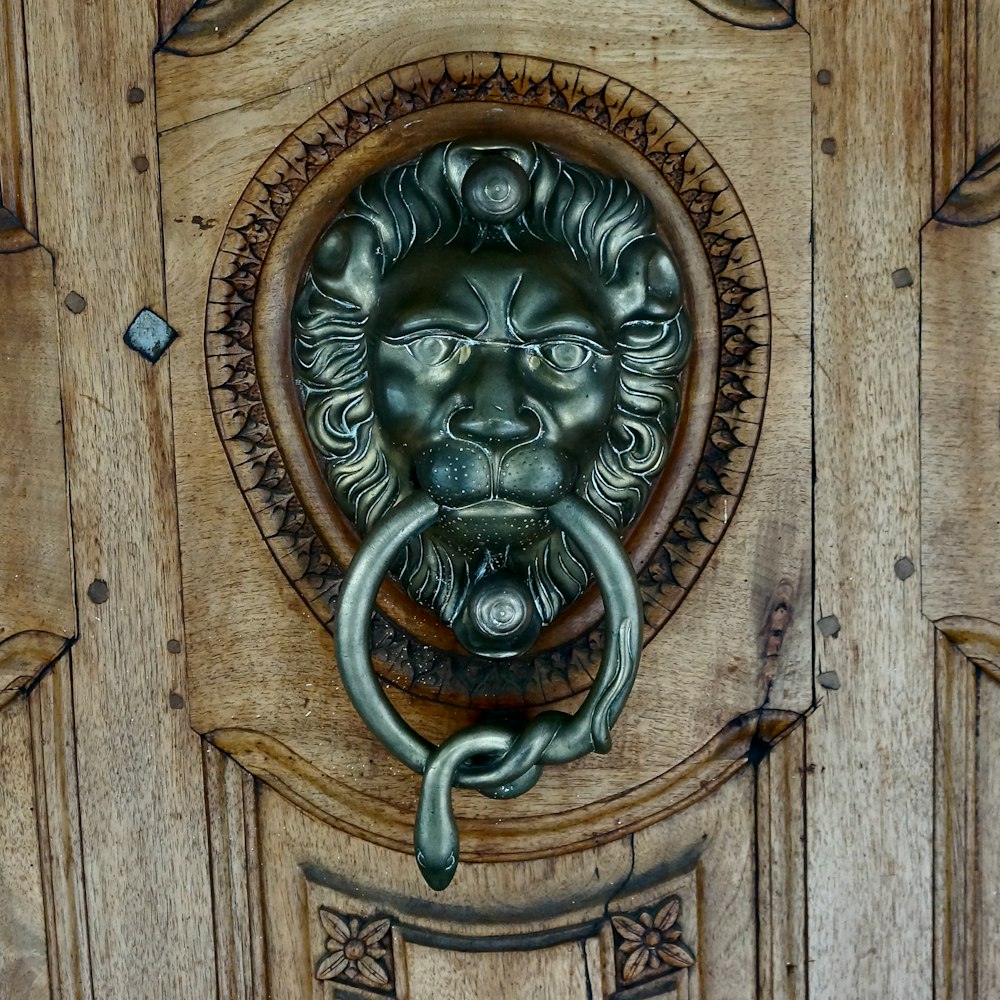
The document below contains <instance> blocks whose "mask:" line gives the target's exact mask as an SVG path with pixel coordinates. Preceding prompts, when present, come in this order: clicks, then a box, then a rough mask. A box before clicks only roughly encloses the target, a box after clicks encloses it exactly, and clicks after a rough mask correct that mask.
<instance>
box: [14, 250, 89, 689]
mask: <svg viewBox="0 0 1000 1000" xmlns="http://www.w3.org/2000/svg"><path fill="white" fill-rule="evenodd" d="M0 301H2V302H3V307H2V308H3V317H2V320H0V427H2V428H3V432H4V437H5V439H6V441H7V449H8V455H7V461H5V462H4V463H3V466H2V467H0V494H2V495H3V503H2V504H0V538H2V539H3V543H2V545H0V704H2V703H3V702H4V701H5V700H7V699H9V698H10V697H12V696H13V694H14V693H15V692H16V691H18V690H19V689H20V688H23V687H25V686H26V685H27V684H28V683H30V682H31V681H32V680H33V679H34V677H35V675H36V674H37V673H38V672H39V671H40V670H41V669H42V668H43V667H44V666H45V665H46V664H47V663H51V662H52V661H53V660H54V659H55V658H56V657H57V656H58V655H59V654H60V653H61V652H62V650H63V649H64V648H65V647H66V645H67V643H68V641H69V640H70V639H71V638H72V637H73V636H74V635H75V633H76V608H75V605H74V596H73V561H72V552H71V548H70V532H69V496H68V493H67V483H66V474H65V458H64V455H63V420H62V403H61V400H60V393H59V336H58V332H57V328H56V302H55V289H54V288H53V285H52V258H51V257H50V256H49V254H48V253H46V251H45V250H43V249H41V248H40V247H35V248H33V249H27V250H21V251H20V252H11V253H0Z"/></svg>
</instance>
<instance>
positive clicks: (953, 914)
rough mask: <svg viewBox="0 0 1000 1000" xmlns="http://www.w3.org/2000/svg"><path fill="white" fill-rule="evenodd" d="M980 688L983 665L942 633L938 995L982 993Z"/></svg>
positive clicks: (945, 999) (963, 997) (946, 999)
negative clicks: (978, 923)
mask: <svg viewBox="0 0 1000 1000" xmlns="http://www.w3.org/2000/svg"><path fill="white" fill-rule="evenodd" d="M976 686H977V685H976V670H975V667H974V666H973V665H972V664H971V663H970V662H969V661H968V660H967V659H966V658H965V657H964V656H963V655H962V654H961V653H960V652H959V651H958V650H957V649H956V647H955V646H954V645H953V644H952V643H951V642H950V641H949V640H948V639H947V638H945V637H944V636H942V635H941V634H940V633H939V634H938V637H937V649H936V665H935V710H934V854H935V857H934V939H935V941H934V956H935V962H934V971H935V976H934V978H935V982H934V991H935V992H934V997H935V1000H975V998H976V988H975V967H976V951H975V934H974V929H975V918H976V914H975V899H976V886H975V879H976V875H975V857H976V841H977V831H976V750H977V747H976V742H977V741H976V714H977V704H976V702H977V700H978V699H977V694H976ZM986 995H987V996H988V994H986Z"/></svg>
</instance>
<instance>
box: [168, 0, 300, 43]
mask: <svg viewBox="0 0 1000 1000" xmlns="http://www.w3.org/2000/svg"><path fill="white" fill-rule="evenodd" d="M167 2H170V0H167ZM174 2H175V3H176V0H174ZM288 2H289V0H207V2H205V0H203V2H202V3H199V4H196V5H195V6H193V7H192V8H191V10H189V11H188V13H187V14H186V15H185V16H184V17H182V18H177V19H175V22H174V23H175V24H176V28H175V30H174V31H173V33H172V34H171V35H170V36H169V38H167V39H166V41H165V42H164V44H163V49H164V51H165V52H176V53H177V54H178V55H183V56H206V55H211V54H212V53H213V52H222V51H223V50H224V49H228V48H231V47H232V46H233V45H236V44H237V43H238V42H240V41H242V40H243V39H244V38H246V36H247V35H249V34H250V32H251V31H253V30H254V28H256V27H257V25H259V24H260V23H261V21H264V20H265V19H266V18H268V17H270V16H271V15H272V14H273V13H274V12H275V11H276V10H280V9H281V8H282V7H284V6H285V4H286V3H288Z"/></svg>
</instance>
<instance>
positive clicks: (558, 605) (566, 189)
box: [292, 139, 692, 889]
mask: <svg viewBox="0 0 1000 1000" xmlns="http://www.w3.org/2000/svg"><path fill="white" fill-rule="evenodd" d="M292 327H293V346H292V350H293V355H294V364H295V371H296V377H297V380H298V383H299V387H300V391H301V395H302V398H303V402H304V407H305V418H306V426H307V429H308V433H309V436H310V438H311V440H312V443H313V446H314V447H315V449H316V451H317V453H318V455H319V457H320V459H321V461H322V464H323V466H324V469H325V473H326V477H327V481H328V483H329V486H330V489H331V491H332V493H333V495H334V498H335V499H336V501H337V503H338V505H339V506H340V508H341V510H342V511H343V512H344V513H345V514H346V515H347V516H348V517H349V518H350V519H351V520H352V521H353V523H354V524H355V526H356V527H357V528H358V530H359V531H360V533H361V534H362V536H363V542H362V544H361V546H360V548H359V549H358V551H357V554H356V556H355V557H354V560H353V562H352V563H351V566H350V570H349V572H348V573H347V576H346V578H345V580H344V583H343V587H342V590H341V595H340V609H339V613H338V619H337V622H336V629H335V640H336V651H337V660H338V663H339V667H340V672H341V675H342V678H343V681H344V684H345V686H346V688H347V691H348V693H349V695H350V697H351V701H352V702H353V704H354V706H355V708H356V709H357V711H358V712H359V714H360V715H361V717H362V718H363V719H364V720H365V722H366V723H367V724H368V725H369V726H370V727H371V729H372V730H373V731H374V732H375V733H376V734H377V735H378V737H379V738H380V739H381V740H382V741H383V743H384V744H385V745H386V746H387V747H388V749H389V750H390V751H392V753H394V754H395V755H396V756H397V757H398V758H399V759H400V760H402V761H403V762H404V763H405V764H407V765H408V766H409V767H411V768H412V769H413V770H414V771H416V772H418V773H420V774H422V775H423V784H422V789H421V796H420V804H419V808H418V813H417V821H416V827H415V831H414V843H415V848H416V859H417V863H418V865H419V866H420V870H421V872H422V873H423V875H424V878H425V879H426V880H427V882H428V883H429V884H430V885H431V886H432V887H434V888H435V889H443V888H444V887H445V886H447V885H448V883H449V882H450V881H451V879H452V877H453V875H454V873H455V870H456V868H457V864H458V856H459V843H458V829H457V826H456V823H455V819H454V816H453V813H452V807H451V789H452V788H453V787H461V788H474V789H477V790H479V791H480V792H482V793H483V794H485V795H489V796H494V797H512V796H516V795H521V794H522V793H524V792H526V791H527V790H528V789H529V788H531V787H532V786H533V785H534V784H535V782H536V781H537V780H538V778H539V776H540V774H541V770H542V767H543V765H545V764H552V763H559V762H567V761H571V760H575V759H577V758H579V757H581V756H583V755H585V754H588V753H590V752H592V751H593V752H597V753H607V752H608V750H609V749H610V747H611V739H610V731H611V728H612V726H613V725H614V723H615V721H616V720H617V719H618V716H619V715H620V714H621V711H622V708H623V707H624V704H625V700H626V698H627V697H628V694H629V692H630V690H631V688H632V683H633V680H634V678H635V675H636V670H637V668H638V664H639V653H640V649H641V639H642V628H643V615H642V605H641V601H640V596H639V590H638V586H637V583H636V580H635V575H634V573H633V570H632V567H631V564H630V562H629V559H628V556H627V555H626V553H625V551H624V548H623V546H622V542H621V535H622V533H623V531H624V530H625V529H626V527H627V526H628V524H629V523H630V522H631V521H632V520H633V519H634V518H635V517H636V515H637V514H638V512H639V511H640V510H641V508H642V506H643V505H644V503H645V501H646V498H647V496H648V494H649V490H650V487H651V485H652V483H653V482H654V480H655V479H656V477H657V476H658V474H659V473H660V471H661V470H662V468H663V465H664V462H665V459H666V456H667V453H668V450H669V443H670V435H671V432H672V430H673V428H674V426H675V424H676V422H677V419H678V414H679V410H680V377H681V373H682V371H683V368H684V366H685V363H686V361H687V358H688V354H689V352H690V348H691V339H692V337H691V324H690V321H689V319H688V314H687V311H686V310H685V307H684V303H683V296H682V292H681V282H680V279H679V276H678V273H677V269H676V267H675V264H674V261H673V258H672V256H671V253H670V251H669V249H668V246H667V244H666V242H665V241H664V238H663V237H662V236H661V234H660V233H659V232H658V230H657V225H656V220H655V219H654V217H653V212H652V209H651V207H650V204H649V202H648V201H647V199H646V197H645V196H644V195H643V194H642V193H641V192H640V191H639V190H638V189H637V188H636V187H635V186H634V185H633V184H631V183H629V182H628V181H626V180H623V179H620V178H614V177H610V176H606V175H605V174H603V173H601V172H599V171H597V170H594V169H592V168H590V167H587V166H583V165H581V164H578V163H574V162H572V161H570V160H567V159H564V158H562V157H561V156H560V155H557V154H556V153H555V152H554V151H552V150H550V149H548V148H546V147H545V146H543V145H540V144H536V143H528V142H521V141H509V142H506V141H500V140H496V139H489V140H482V141H473V140H460V141H458V140H456V141H453V142H447V143H441V144H439V145H436V146H433V147H431V148H430V149H428V150H426V151H425V152H423V153H422V154H421V155H420V156H418V157H417V158H415V159H413V160H411V161H410V162H407V163H404V164H401V165H398V166H392V167H390V168H388V169H385V170H383V171H381V172H379V173H376V174H373V175H372V176H370V177H368V178H367V179H366V180H365V181H364V182H363V183H362V184H361V185H360V186H359V187H358V188H357V189H356V190H355V191H354V192H353V193H352V194H351V196H350V198H349V199H348V201H347V203H346V204H345V206H344V207H343V209H342V210H341V212H340V213H339V214H338V216H337V217H336V218H335V219H334V221H333V223H332V224H331V225H330V227H329V228H328V229H327V230H326V232H325V233H324V234H323V236H322V238H321V239H320V241H319V243H318V245H317V247H316V249H315V251H314V253H313V256H312V258H311V261H310V267H309V270H308V273H307V274H306V277H305V280H304V282H303V284H302V287H301V290H300V291H299V293H298V296H297V298H296V301H295V307H294V314H293V322H292ZM387 573H390V574H392V575H394V576H395V577H396V578H397V579H398V580H399V581H400V582H401V584H402V585H403V586H405V588H406V590H407V591H408V593H409V594H410V596H411V597H412V598H413V599H414V600H416V601H417V602H419V603H420V604H422V605H424V606H426V607H428V608H430V609H432V610H433V612H434V613H435V614H436V615H437V616H438V617H439V618H440V619H441V620H442V621H443V622H444V623H445V624H446V625H448V626H449V627H450V628H452V629H453V631H454V634H455V636H456V637H457V638H458V640H459V642H460V643H461V644H462V646H464V648H465V649H466V650H468V651H469V652H470V653H471V654H473V655H474V656H478V657H482V658H484V661H485V665H484V669H486V668H487V667H488V664H490V663H492V664H493V667H494V669H495V667H496V661H497V660H502V659H503V658H509V657H514V656H517V655H520V654H523V653H525V652H526V651H527V650H528V649H530V648H531V647H532V646H533V644H534V643H535V642H536V640H537V639H538V637H539V633H540V630H541V629H542V627H543V626H545V625H547V624H548V623H550V622H551V621H552V620H553V619H554V618H555V617H556V615H557V614H559V612H560V611H562V610H563V609H564V608H565V607H567V606H568V605H569V604H571V603H572V602H573V601H574V600H575V599H576V598H577V597H579V596H580V595H581V594H582V593H583V591H584V590H585V589H586V588H587V586H588V585H589V584H590V582H591V579H592V578H596V582H597V585H598V587H599V589H600V593H601V596H602V598H603V601H604V606H605V615H606V617H605V623H604V626H603V627H604V648H603V654H602V659H601V665H600V669H599V671H598V674H597V676H596V678H595V680H594V683H593V686H592V687H591V689H590V691H589V693H588V694H587V697H586V699H585V700H584V702H583V704H582V705H581V707H580V708H579V709H578V711H577V712H576V713H575V714H572V715H571V714H567V713H565V712H556V711H546V712H542V713H541V714H539V715H536V716H535V717H534V718H532V719H531V720H530V721H528V722H527V723H526V724H525V725H523V726H521V727H516V726H511V725H507V724H498V723H494V722H486V721H483V722H478V723H476V724H474V725H471V726H468V727H467V728H465V729H462V730H460V731H459V732H457V733H455V734H453V735H452V736H451V737H449V738H448V739H446V740H445V741H444V742H443V743H442V744H441V745H440V746H435V745H433V744H432V743H430V742H429V741H428V740H426V739H425V738H424V737H422V736H421V735H419V734H418V733H417V732H415V731H414V730H413V729H412V728H411V727H410V726H409V725H408V724H407V723H406V722H405V721H404V720H403V719H402V717H401V716H400V715H399V713H398V712H397V711H396V709H395V708H394V707H393V706H392V705H391V704H390V702H389V699H388V698H387V697H386V695H385V692H384V691H383V689H382V686H381V684H380V683H379V680H378V679H377V677H376V675H375V673H374V671H373V668H372V665H371V656H370V649H371V644H370V634H369V633H370V626H371V615H372V610H373V607H374V602H375V597H376V594H377V592H378V589H379V586H380V585H381V582H382V580H383V577H384V576H385V575H386V574H387Z"/></svg>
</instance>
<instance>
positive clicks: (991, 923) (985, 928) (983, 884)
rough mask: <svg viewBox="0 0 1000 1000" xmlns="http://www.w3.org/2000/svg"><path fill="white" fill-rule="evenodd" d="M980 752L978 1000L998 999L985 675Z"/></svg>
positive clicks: (991, 749) (999, 777) (999, 904)
mask: <svg viewBox="0 0 1000 1000" xmlns="http://www.w3.org/2000/svg"><path fill="white" fill-rule="evenodd" d="M978 681H979V740H980V745H979V748H978V749H979V752H978V755H977V763H978V768H979V770H978V774H977V776H976V779H977V781H976V801H977V804H978V807H979V808H978V811H977V815H976V823H977V831H976V832H977V838H978V848H979V850H978V852H977V854H976V877H977V879H978V881H979V893H978V899H977V904H978V905H977V912H976V925H977V926H976V929H977V934H976V939H975V946H976V958H977V964H978V970H977V971H978V981H977V986H978V988H979V993H978V995H977V996H976V1000H986V998H987V997H995V996H1000V841H998V838H997V834H996V817H997V815H1000V683H997V681H996V680H995V679H994V678H992V677H989V676H986V675H985V674H984V673H982V672H980V673H979V677H978Z"/></svg>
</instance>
